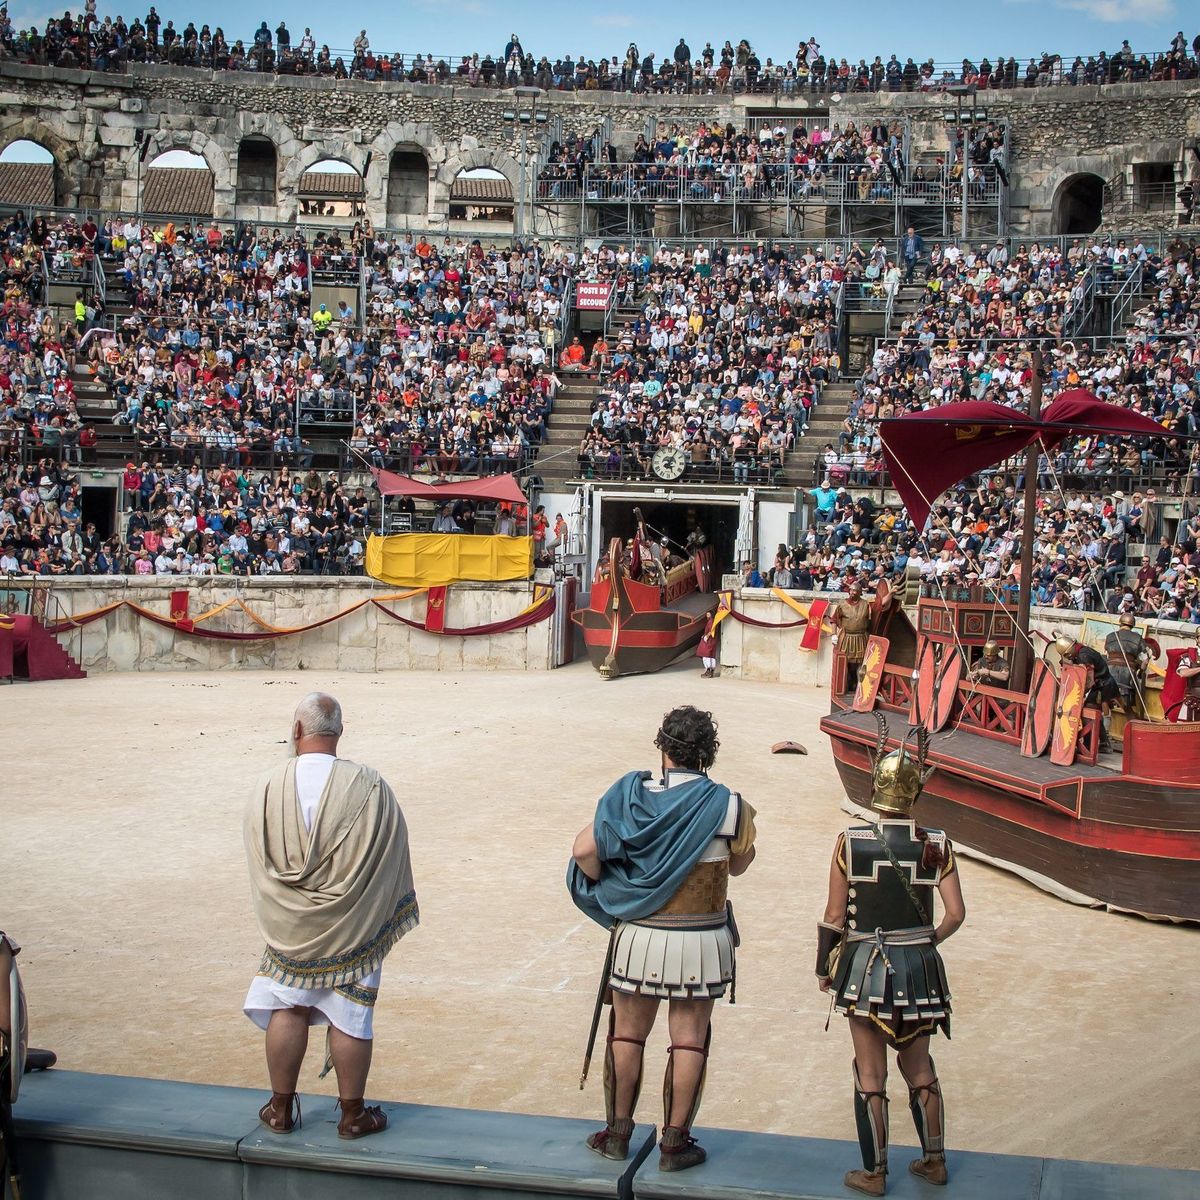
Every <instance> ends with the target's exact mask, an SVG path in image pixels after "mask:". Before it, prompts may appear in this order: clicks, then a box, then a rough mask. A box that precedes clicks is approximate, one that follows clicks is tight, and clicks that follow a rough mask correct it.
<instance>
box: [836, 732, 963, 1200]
mask: <svg viewBox="0 0 1200 1200" xmlns="http://www.w3.org/2000/svg"><path fill="white" fill-rule="evenodd" d="M876 716H877V720H878V721H879V738H878V741H877V742H876V746H875V752H874V754H873V755H872V772H873V774H872V793H871V807H872V808H873V809H874V810H875V812H876V813H878V814H879V816H878V819H875V820H868V821H866V822H865V823H864V824H861V825H852V826H850V828H848V829H846V830H845V831H844V832H843V833H841V834H840V835H839V836H838V839H837V843H836V845H835V847H834V851H833V863H832V866H831V869H830V877H829V899H828V902H827V904H826V908H825V919H824V920H823V921H821V922H819V923H818V925H817V966H816V972H817V978H818V980H819V981H820V985H821V990H822V991H830V992H832V993H833V1007H835V1008H836V1009H837V1010H838V1011H839V1012H840V1013H842V1014H843V1015H844V1016H846V1017H847V1018H848V1019H849V1022H850V1034H851V1037H852V1038H853V1042H854V1061H853V1076H854V1119H855V1124H856V1125H857V1128H858V1142H859V1148H860V1150H861V1152H862V1163H863V1165H862V1169H861V1170H857V1169H856V1170H853V1171H850V1172H848V1173H847V1175H846V1177H845V1184H846V1186H847V1187H850V1188H853V1189H855V1190H856V1191H859V1192H863V1193H864V1194H865V1195H868V1196H882V1195H883V1194H884V1192H885V1190H886V1187H887V1171H888V1097H887V1067H888V1058H887V1049H888V1047H889V1046H890V1047H891V1048H892V1049H893V1050H895V1051H897V1054H898V1057H899V1066H900V1074H901V1075H902V1076H903V1077H904V1081H905V1083H906V1084H907V1085H908V1102H909V1109H910V1110H911V1112H912V1115H913V1120H914V1122H915V1123H916V1127H917V1136H918V1137H919V1138H920V1141H921V1150H922V1156H921V1158H919V1159H916V1160H914V1161H912V1162H910V1163H909V1164H908V1169H909V1170H910V1171H911V1172H912V1173H913V1174H914V1175H917V1176H919V1177H920V1178H922V1179H924V1180H926V1181H928V1182H929V1183H936V1184H944V1183H945V1182H946V1179H947V1173H946V1148H945V1133H944V1130H945V1107H944V1103H943V1099H942V1090H941V1086H940V1085H939V1083H938V1077H937V1070H936V1068H935V1067H934V1063H933V1059H932V1058H931V1057H930V1054H929V1038H930V1036H931V1035H932V1034H934V1033H936V1032H937V1031H938V1030H939V1029H940V1030H942V1032H943V1033H945V1034H946V1036H947V1037H949V1036H950V989H949V988H948V986H947V984H946V971H945V968H944V966H943V964H942V957H941V954H940V953H939V951H938V947H939V946H940V945H941V944H942V943H943V942H944V941H945V940H946V939H947V938H948V937H949V936H950V935H951V934H952V933H954V931H955V930H956V929H958V927H959V926H960V925H961V924H962V923H963V919H964V917H965V915H966V909H965V908H964V905H963V899H962V892H961V890H960V887H959V879H958V871H957V870H956V868H955V862H954V851H953V849H952V848H951V846H950V841H949V839H948V838H947V837H946V835H945V833H943V832H942V831H941V830H940V829H922V828H921V827H920V826H919V825H918V824H917V823H916V822H915V820H914V819H913V815H912V813H913V807H914V805H915V804H916V802H917V797H918V796H919V795H920V794H921V789H922V787H923V786H924V784H925V781H926V780H927V779H928V777H929V775H930V774H931V771H928V770H926V768H925V756H926V750H927V745H928V734H927V732H926V730H925V729H924V727H921V728H919V729H918V731H917V754H916V757H915V758H914V757H912V756H911V755H910V754H909V752H908V748H907V745H905V744H902V745H901V746H900V747H899V749H897V750H893V751H891V753H887V752H886V751H887V737H888V731H887V722H886V721H885V720H884V719H883V717H882V715H881V714H877V715H876ZM935 892H936V893H937V895H938V896H940V897H941V902H942V918H941V920H940V922H938V923H937V924H936V925H935V924H934V894H935Z"/></svg>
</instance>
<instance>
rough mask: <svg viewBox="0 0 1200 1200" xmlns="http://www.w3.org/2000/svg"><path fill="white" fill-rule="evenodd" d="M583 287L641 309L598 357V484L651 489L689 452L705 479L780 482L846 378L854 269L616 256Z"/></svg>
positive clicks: (602, 254)
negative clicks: (595, 283) (841, 349)
mask: <svg viewBox="0 0 1200 1200" xmlns="http://www.w3.org/2000/svg"><path fill="white" fill-rule="evenodd" d="M580 270H581V277H582V278H600V279H611V280H612V281H613V283H614V286H615V288H616V291H617V294H618V296H620V297H621V298H622V302H623V304H624V305H626V306H629V305H631V304H636V305H637V306H638V307H640V314H639V315H638V317H637V319H636V320H634V321H632V322H628V323H624V324H622V325H621V327H620V328H619V329H617V330H616V331H615V332H614V333H613V335H612V342H613V344H612V346H611V347H610V346H609V345H608V343H607V342H604V343H602V344H601V345H600V347H599V352H598V353H597V350H596V348H594V349H593V357H594V358H595V359H597V364H596V365H597V366H598V367H599V369H600V370H602V371H603V373H604V377H603V384H602V387H601V389H600V391H599V393H598V395H597V397H596V400H595V402H594V404H593V411H592V419H591V425H590V428H589V429H588V431H587V433H586V435H585V436H584V438H583V441H582V444H581V445H580V448H579V463H580V469H581V472H582V473H583V474H584V475H585V476H590V477H633V478H638V477H642V478H645V477H647V476H648V473H649V471H650V467H651V459H652V458H653V455H654V453H655V452H656V451H657V450H659V449H662V448H677V449H679V450H682V451H683V453H684V454H685V455H686V456H687V458H688V460H689V461H690V463H691V464H692V468H693V470H694V471H695V473H696V474H697V475H698V476H700V477H710V478H717V479H722V480H725V481H727V482H734V483H747V482H751V481H756V482H757V481H764V482H770V481H774V480H775V479H776V478H777V477H778V475H779V473H780V472H781V470H782V467H783V460H784V456H785V455H786V454H787V452H788V451H789V450H790V449H791V448H792V447H793V446H794V445H795V444H796V442H797V440H798V439H799V438H801V437H803V436H804V433H805V429H806V426H807V424H808V414H809V411H810V409H811V408H812V405H813V404H814V403H815V402H816V400H817V398H818V395H819V392H820V389H821V386H822V384H824V383H825V382H827V381H828V380H830V379H831V378H833V377H834V376H835V375H836V374H837V372H838V369H839V358H838V352H837V347H836V345H835V341H836V321H837V309H838V299H839V295H840V292H841V288H842V286H843V277H844V272H843V265H842V263H841V261H840V256H838V257H835V258H834V259H832V260H828V261H827V260H826V259H825V258H824V256H823V254H822V252H820V251H818V250H807V251H805V250H799V249H797V250H792V251H784V250H780V249H775V248H771V247H767V246H764V245H761V244H758V245H755V246H749V245H747V246H741V247H738V246H734V247H724V246H718V247H716V248H715V249H713V250H710V249H709V248H708V247H706V246H704V245H699V246H697V247H695V248H693V249H691V250H683V249H680V248H672V247H665V246H664V247H660V248H659V249H658V250H657V251H656V252H654V253H651V252H650V250H649V249H647V248H642V247H634V248H632V249H629V248H625V247H622V248H620V249H617V248H614V247H602V248H601V249H600V250H598V251H595V252H587V253H585V255H584V258H583V261H582V262H581V264H580Z"/></svg>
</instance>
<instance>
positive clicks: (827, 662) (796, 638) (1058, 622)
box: [721, 588, 1196, 690]
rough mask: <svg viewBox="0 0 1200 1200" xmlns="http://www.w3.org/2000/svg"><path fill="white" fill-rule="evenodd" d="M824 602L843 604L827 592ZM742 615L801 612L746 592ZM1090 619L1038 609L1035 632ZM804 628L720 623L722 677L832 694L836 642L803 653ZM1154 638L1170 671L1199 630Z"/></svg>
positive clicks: (1163, 629)
mask: <svg viewBox="0 0 1200 1200" xmlns="http://www.w3.org/2000/svg"><path fill="white" fill-rule="evenodd" d="M788 594H789V595H791V596H795V597H796V598H797V599H798V600H800V601H801V602H802V603H805V604H807V603H808V602H809V601H810V600H812V599H813V593H811V592H789V593H788ZM822 598H823V599H833V600H835V601H836V600H840V599H841V598H842V597H841V596H833V597H830V596H829V595H828V593H822ZM736 605H737V609H738V611H739V612H744V613H745V614H746V615H747V616H748V617H753V618H755V620H758V621H770V622H772V623H782V622H785V621H794V620H796V613H795V611H794V610H793V609H791V608H788V607H787V606H786V605H784V604H783V603H782V602H780V601H779V600H776V599H775V597H774V596H772V595H771V592H770V589H768V588H744V589H743V590H742V591H741V592H740V593H739V594H738V596H737V597H736ZM1098 615H1101V614H1089V613H1079V612H1064V611H1062V610H1061V609H1051V608H1035V609H1034V610H1033V614H1032V618H1031V621H1030V625H1031V627H1032V628H1033V629H1034V630H1035V631H1037V632H1039V633H1044V634H1046V635H1047V636H1050V635H1051V634H1052V633H1053V631H1055V630H1062V631H1063V632H1064V633H1077V632H1079V631H1081V630H1082V628H1083V623H1084V621H1085V620H1086V619H1087V617H1088V616H1098ZM802 632H803V630H802V629H779V630H775V629H758V628H756V627H754V626H753V625H742V624H741V623H739V622H738V621H735V620H733V618H732V617H726V619H725V620H724V621H722V622H721V673H722V674H724V675H733V676H736V677H738V678H741V679H756V680H760V681H762V682H764V683H790V684H794V685H796V686H799V687H812V688H820V689H821V690H827V689H828V687H829V675H830V671H831V669H832V665H833V644H832V639H831V638H829V637H827V636H823V637H822V638H821V648H820V650H819V651H818V652H817V653H815V654H814V653H811V652H808V651H805V650H801V649H800V636H801V634H802ZM1154 637H1155V638H1156V639H1157V641H1158V643H1159V645H1160V646H1161V647H1162V651H1163V657H1162V658H1160V659H1159V660H1158V665H1159V666H1160V667H1165V666H1166V657H1165V656H1166V652H1167V651H1168V650H1169V649H1173V648H1174V647H1176V646H1183V645H1194V644H1195V639H1196V633H1195V627H1194V626H1188V625H1181V624H1179V623H1178V622H1174V621H1163V622H1160V623H1159V624H1158V625H1157V626H1156V627H1155V631H1154Z"/></svg>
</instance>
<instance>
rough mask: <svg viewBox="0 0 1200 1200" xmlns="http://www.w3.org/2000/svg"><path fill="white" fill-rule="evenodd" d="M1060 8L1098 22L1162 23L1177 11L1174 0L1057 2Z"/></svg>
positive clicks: (1071, 0)
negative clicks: (1085, 15) (1082, 14)
mask: <svg viewBox="0 0 1200 1200" xmlns="http://www.w3.org/2000/svg"><path fill="white" fill-rule="evenodd" d="M1055 3H1056V4H1057V6H1058V7H1059V8H1066V9H1070V10H1071V11H1072V12H1081V13H1086V14H1087V15H1088V16H1089V17H1092V18H1094V19H1095V20H1097V21H1108V22H1111V23H1113V24H1116V23H1117V22H1127V23H1128V22H1139V21H1140V22H1150V21H1161V20H1164V19H1165V18H1167V17H1169V16H1170V15H1171V14H1172V13H1173V12H1174V11H1175V5H1174V3H1173V0H1055Z"/></svg>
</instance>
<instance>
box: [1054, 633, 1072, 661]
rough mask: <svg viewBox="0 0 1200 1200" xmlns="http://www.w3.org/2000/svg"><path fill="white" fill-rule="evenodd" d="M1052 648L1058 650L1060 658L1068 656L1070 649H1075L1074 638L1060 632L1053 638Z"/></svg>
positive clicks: (1069, 655)
mask: <svg viewBox="0 0 1200 1200" xmlns="http://www.w3.org/2000/svg"><path fill="white" fill-rule="evenodd" d="M1054 648H1055V650H1057V651H1058V654H1059V657H1060V658H1070V657H1071V651H1072V650H1074V649H1075V639H1074V638H1073V637H1068V636H1067V635H1066V634H1065V633H1060V634H1059V635H1058V636H1057V637H1056V638H1055V639H1054Z"/></svg>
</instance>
